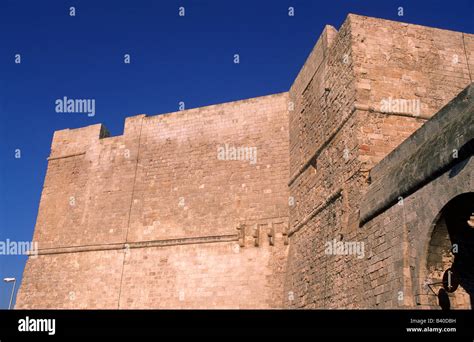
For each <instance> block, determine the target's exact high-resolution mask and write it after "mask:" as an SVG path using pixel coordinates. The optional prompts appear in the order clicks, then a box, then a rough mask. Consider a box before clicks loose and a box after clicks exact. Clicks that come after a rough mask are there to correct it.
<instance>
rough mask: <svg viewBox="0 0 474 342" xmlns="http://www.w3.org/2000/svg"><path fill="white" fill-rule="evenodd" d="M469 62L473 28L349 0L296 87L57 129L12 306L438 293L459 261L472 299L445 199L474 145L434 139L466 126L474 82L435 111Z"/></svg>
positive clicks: (197, 303) (274, 304)
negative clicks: (244, 152)
mask: <svg viewBox="0 0 474 342" xmlns="http://www.w3.org/2000/svg"><path fill="white" fill-rule="evenodd" d="M472 70H474V36H473V35H470V34H464V33H459V32H452V31H446V30H440V29H435V28H428V27H422V26H418V25H411V24H404V23H399V22H393V21H387V20H381V19H375V18H367V17H363V16H357V15H352V14H351V15H349V16H348V17H347V19H346V21H345V22H344V23H343V25H342V26H341V28H340V29H339V31H337V30H336V29H335V28H333V27H332V26H326V27H325V29H324V31H323V32H322V34H321V36H320V38H319V40H318V42H317V43H316V46H315V47H314V49H313V51H312V52H311V53H310V55H309V57H308V59H307V61H306V63H305V64H304V66H303V67H302V69H301V71H300V73H299V74H298V76H297V77H296V79H295V81H294V83H293V85H292V86H291V88H290V90H289V92H287V93H282V94H276V95H271V96H265V97H260V98H255V99H249V100H244V101H237V102H231V103H225V104H220V105H214V106H209V107H203V108H197V109H192V110H186V111H182V112H177V113H170V114H166V115H158V116H151V117H148V116H145V115H139V116H135V117H131V118H128V119H127V120H126V122H125V129H124V134H123V135H122V136H117V137H108V133H107V131H106V129H105V128H104V127H102V126H101V125H94V126H89V127H85V128H81V129H74V130H63V131H58V132H56V133H55V135H54V138H53V144H52V149H51V155H50V158H49V164H48V171H47V175H46V179H45V185H44V190H43V194H42V198H41V203H40V208H39V214H38V220H37V224H36V228H35V235H34V240H36V241H38V242H39V246H40V256H39V257H38V258H33V257H30V258H29V260H28V262H27V265H26V269H25V272H24V278H23V282H22V285H21V288H20V291H19V295H18V300H17V308H42V307H49V308H54V307H58V308H59V307H68V308H74V307H77V308H96V307H103V308H278V307H287V308H377V307H381V308H406V307H413V306H417V305H419V306H420V307H424V308H435V307H437V303H436V300H435V299H436V298H434V297H433V292H430V291H428V290H427V287H426V282H427V281H428V282H429V281H434V280H436V281H438V283H439V280H440V278H441V277H442V273H443V272H444V271H445V270H446V268H447V267H449V266H450V265H454V264H456V265H457V266H456V267H458V269H460V270H461V273H460V274H461V275H463V284H464V285H463V286H464V288H463V289H462V291H464V292H463V294H461V295H458V294H450V295H449V296H448V297H449V298H450V299H451V300H452V306H453V307H468V306H469V303H468V300H467V299H466V298H468V297H469V296H468V295H469V294H471V295H472V292H469V291H471V288H470V285H469V284H470V281H472V279H471V278H470V277H469V276H467V278H466V276H465V274H471V273H469V272H467V271H466V269H468V268H469V267H470V266H469V265H468V266H466V264H465V263H464V264H463V263H462V262H463V260H464V261H465V260H468V259H469V257H467V256H466V255H469V253H467V254H462V253H461V254H462V255H463V256H459V255H458V256H456V257H454V256H452V255H451V256H450V255H449V253H450V251H449V247H450V245H451V244H452V243H453V241H454V240H453V239H454V238H455V239H458V238H459V236H461V235H459V234H461V233H462V234H464V231H465V230H466V229H467V228H465V227H464V226H463V227H462V229H461V230H460V231H461V233H459V232H458V230H456V229H457V228H456V227H458V226H456V227H455V228H456V229H454V228H453V225H452V220H451V218H452V217H453V212H452V210H454V209H452V208H451V207H452V205H451V206H446V205H447V204H448V203H455V202H452V200H453V199H455V198H458V199H459V198H460V197H459V195H461V194H463V193H468V192H470V191H473V189H474V184H473V180H472V169H473V164H472V160H470V159H469V158H470V156H471V155H472V149H471V148H470V147H468V148H467V150H466V148H465V149H464V152H462V153H460V155H459V157H458V158H459V160H456V161H454V162H449V163H446V162H445V161H446V158H445V157H446V153H444V152H446V151H444V152H443V153H441V152H440V151H438V149H439V148H444V147H449V148H451V146H457V147H459V149H461V148H462V146H459V144H460V143H463V144H465V143H467V142H469V141H470V139H472V134H473V125H472V124H469V122H470V121H472V117H473V115H472V96H471V95H470V93H469V92H472V90H469V89H472V86H471V88H469V89H468V90H466V91H465V92H464V93H463V94H461V95H460V96H459V97H458V98H456V99H455V100H454V101H453V102H452V103H451V104H449V105H448V106H446V107H445V108H444V109H443V110H442V111H441V112H440V113H439V114H438V115H436V116H434V117H433V115H434V114H435V113H436V112H438V111H440V110H441V108H442V107H443V106H445V105H446V104H447V103H448V102H449V101H450V100H452V99H453V98H454V97H456V95H458V94H459V93H460V92H461V91H462V90H463V89H464V88H465V87H466V86H468V85H469V84H470V83H471V82H472V76H473V75H472V72H471V71H472ZM387 103H390V106H388V107H387ZM398 104H402V105H401V106H398V107H396V105H398ZM432 117H433V118H432ZM431 118H432V119H431ZM430 119H431V121H428V124H427V125H426V126H423V128H422V129H421V130H419V131H417V130H418V129H419V128H420V127H421V126H422V125H423V124H424V123H425V122H427V120H430ZM469 120H470V121H469ZM415 131H416V132H417V133H416V134H414V135H413V136H411V137H410V135H411V134H412V133H413V132H415ZM445 133H446V134H445ZM461 134H462V138H459V136H460V135H461ZM441 135H444V136H443V139H439V141H438V140H437V139H435V137H436V136H441ZM408 137H410V138H409V139H408V140H406V139H407V138H408ZM405 140H406V141H405ZM403 141H405V143H403V144H402V145H401V146H400V147H398V148H397V146H399V145H400V144H401V143H402V142H403ZM224 144H229V145H233V146H236V147H240V146H244V147H256V148H257V162H256V164H251V163H250V162H249V161H248V160H245V161H243V160H232V161H229V160H227V161H223V160H219V159H218V158H217V148H218V146H223V145H224ZM469 146H471V145H469ZM440 153H441V154H440ZM430 154H431V155H436V156H437V155H444V156H445V157H439V158H433V160H430V159H429V158H428V156H429V155H430ZM387 155H388V157H387ZM384 158H385V159H384ZM471 159H472V158H471ZM404 162H406V163H407V165H404V164H403V163H404ZM433 170H434V171H433ZM414 173H420V174H418V175H417V176H416V177H415V175H414ZM407 174H410V175H412V176H413V177H412V178H413V180H415V179H416V181H414V182H412V183H416V184H417V186H407V187H406V188H404V191H403V197H402V198H401V201H400V199H399V198H398V197H399V196H397V195H398V193H397V189H399V188H402V187H404V186H405V185H404V184H403V181H404V179H405V175H407ZM453 175H455V176H453ZM410 184H411V183H409V184H408V185H410ZM385 190H387V191H385ZM394 199H396V200H398V202H397V203H394ZM461 199H464V197H462V198H461ZM456 203H457V202H456ZM460 207H463V210H464V211H463V212H460V213H456V214H459V215H457V216H456V215H454V216H456V217H462V218H463V220H464V215H465V214H466V212H467V211H466V210H468V209H466V208H464V206H460ZM450 208H451V209H450ZM472 211H474V209H473V210H472ZM450 220H451V221H450ZM462 222H464V223H463V224H465V222H467V221H466V220H464V221H462ZM456 224H457V225H459V223H456ZM443 225H445V226H446V227H445V228H443V227H444V226H443ZM453 229H454V232H455V233H456V234H457V235H453V234H452V232H453ZM466 232H467V230H466ZM466 234H467V235H466V236H467V240H466V241H471V240H470V239H471V237H470V236H469V233H466ZM330 241H336V242H338V243H341V244H342V243H349V244H350V243H357V244H359V245H358V246H363V248H364V249H363V251H364V254H363V255H361V257H360V256H358V255H354V254H348V255H335V254H328V252H327V243H328V242H330ZM456 241H457V240H456ZM361 243H363V245H361ZM466 246H467V247H466ZM469 246H471V245H469V244H467V245H465V246H464V247H463V248H465V249H464V251H465V250H468V251H472V250H473V248H474V244H472V246H471V247H469ZM463 253H465V252H463ZM336 254H337V253H336ZM473 254H474V253H473ZM456 258H457V261H456V260H455V259H456ZM459 260H461V261H460V263H459V262H458V261H459ZM459 265H461V266H459ZM453 267H454V266H453ZM46 272H47V273H48V274H49V275H48V279H46V278H45V275H44V274H45V273H46ZM466 272H467V273H466ZM472 274H474V271H473V272H472ZM51 279H53V280H54V281H51ZM433 279H434V280H433ZM466 284H467V285H466ZM460 291H461V290H460Z"/></svg>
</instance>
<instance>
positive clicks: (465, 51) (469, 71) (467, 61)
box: [461, 32, 472, 83]
mask: <svg viewBox="0 0 474 342" xmlns="http://www.w3.org/2000/svg"><path fill="white" fill-rule="evenodd" d="M461 35H462V46H463V48H464V56H465V57H466V65H467V71H468V73H469V80H470V81H471V83H472V76H471V68H469V58H468V56H467V50H466V42H465V40H464V32H462V33H461Z"/></svg>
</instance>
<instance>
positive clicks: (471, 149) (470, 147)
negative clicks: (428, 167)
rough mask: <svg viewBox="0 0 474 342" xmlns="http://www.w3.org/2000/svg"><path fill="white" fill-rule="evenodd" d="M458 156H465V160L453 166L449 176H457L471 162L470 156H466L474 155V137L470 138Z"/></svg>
mask: <svg viewBox="0 0 474 342" xmlns="http://www.w3.org/2000/svg"><path fill="white" fill-rule="evenodd" d="M457 153H458V158H464V159H463V161H461V162H460V163H458V164H456V165H455V166H453V168H452V169H451V171H450V172H449V178H453V177H456V176H457V175H458V174H459V172H461V171H462V169H464V167H465V166H466V165H467V164H468V163H469V160H470V158H466V156H473V155H474V139H471V140H469V141H468V142H467V143H465V144H464V145H463V146H462V147H461V148H460V149H459V151H458V152H457Z"/></svg>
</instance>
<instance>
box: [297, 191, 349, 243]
mask: <svg viewBox="0 0 474 342" xmlns="http://www.w3.org/2000/svg"><path fill="white" fill-rule="evenodd" d="M341 195H342V188H339V189H337V190H336V191H334V192H333V193H332V194H331V195H330V196H329V197H328V198H326V200H325V201H324V202H323V203H321V204H320V205H318V206H317V207H316V208H314V209H313V210H312V211H311V212H310V213H309V214H308V215H307V216H306V217H305V218H304V219H303V221H301V222H300V223H298V224H297V225H296V226H295V227H294V228H292V229H290V231H289V233H288V236H290V237H291V236H292V235H293V234H294V233H296V232H297V231H298V230H300V229H301V227H303V226H304V225H305V224H306V223H308V221H309V220H311V219H312V218H313V217H315V216H316V215H317V214H319V213H320V212H321V211H323V210H324V208H326V207H327V206H328V205H330V204H331V203H332V202H334V201H335V200H337V199H338V198H339V197H340V196H341Z"/></svg>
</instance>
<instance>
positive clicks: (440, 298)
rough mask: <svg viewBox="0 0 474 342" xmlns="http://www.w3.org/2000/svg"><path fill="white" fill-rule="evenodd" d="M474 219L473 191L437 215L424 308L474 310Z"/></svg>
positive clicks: (426, 266)
mask: <svg viewBox="0 0 474 342" xmlns="http://www.w3.org/2000/svg"><path fill="white" fill-rule="evenodd" d="M473 216H474V192H466V193H463V194H460V195H457V196H455V197H454V198H452V199H451V200H450V201H449V202H448V203H447V204H446V205H445V206H444V207H443V208H442V209H441V211H440V212H439V213H438V215H437V216H436V218H435V220H434V222H433V226H432V231H431V236H430V239H429V241H428V245H427V246H426V254H425V256H426V257H425V260H424V263H425V264H424V267H423V270H422V275H423V276H422V277H421V279H425V283H424V284H422V285H423V288H424V291H423V292H424V293H425V294H426V298H425V300H423V303H422V304H423V305H424V306H425V307H427V308H441V309H469V308H474V227H472V226H471V225H473V226H474V217H473ZM468 221H469V222H468Z"/></svg>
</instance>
